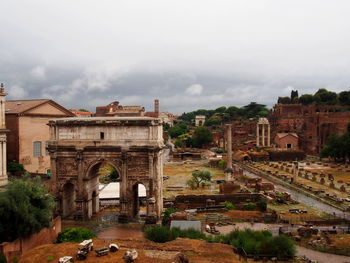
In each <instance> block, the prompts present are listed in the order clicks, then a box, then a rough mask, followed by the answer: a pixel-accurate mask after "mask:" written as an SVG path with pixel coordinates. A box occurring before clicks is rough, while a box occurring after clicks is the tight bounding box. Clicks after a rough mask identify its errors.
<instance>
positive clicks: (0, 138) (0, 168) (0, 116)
mask: <svg viewBox="0 0 350 263" xmlns="http://www.w3.org/2000/svg"><path fill="white" fill-rule="evenodd" d="M6 95H7V93H5V90H4V84H3V83H1V84H0V142H1V149H0V154H1V156H0V186H4V185H6V184H7V169H6V165H7V160H6V133H7V132H8V130H7V129H6V122H5V96H6Z"/></svg>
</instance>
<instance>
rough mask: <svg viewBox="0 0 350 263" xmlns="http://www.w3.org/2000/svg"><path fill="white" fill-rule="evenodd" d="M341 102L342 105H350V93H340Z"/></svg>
mask: <svg viewBox="0 0 350 263" xmlns="http://www.w3.org/2000/svg"><path fill="white" fill-rule="evenodd" d="M339 102H340V104H341V105H345V106H349V105H350V91H342V92H340V93H339Z"/></svg>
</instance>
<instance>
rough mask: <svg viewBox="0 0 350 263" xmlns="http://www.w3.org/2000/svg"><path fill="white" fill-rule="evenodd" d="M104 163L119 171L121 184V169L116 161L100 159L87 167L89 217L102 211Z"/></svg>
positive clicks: (86, 194)
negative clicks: (101, 173) (102, 172)
mask: <svg viewBox="0 0 350 263" xmlns="http://www.w3.org/2000/svg"><path fill="white" fill-rule="evenodd" d="M104 163H108V164H110V165H111V166H113V168H114V169H115V170H116V171H117V173H118V175H119V182H120V181H121V173H120V168H119V167H118V166H117V165H116V163H115V162H114V161H111V160H108V159H107V160H105V159H100V160H97V161H93V162H91V163H89V164H88V165H87V169H86V171H87V172H86V173H85V176H84V178H85V198H86V199H87V213H88V217H91V216H92V215H93V214H96V213H98V212H99V210H100V206H99V203H100V198H99V184H100V183H99V178H100V177H99V175H98V172H99V169H100V168H101V166H102V165H103V164H104Z"/></svg>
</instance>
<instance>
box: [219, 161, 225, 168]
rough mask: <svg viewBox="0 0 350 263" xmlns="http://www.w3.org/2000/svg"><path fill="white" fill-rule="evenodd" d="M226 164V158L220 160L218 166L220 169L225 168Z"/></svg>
mask: <svg viewBox="0 0 350 263" xmlns="http://www.w3.org/2000/svg"><path fill="white" fill-rule="evenodd" d="M225 166H226V164H225V161H224V160H220V161H219V163H218V167H219V168H220V169H224V167H225Z"/></svg>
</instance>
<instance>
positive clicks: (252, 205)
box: [243, 203, 256, 211]
mask: <svg viewBox="0 0 350 263" xmlns="http://www.w3.org/2000/svg"><path fill="white" fill-rule="evenodd" d="M243 207H244V209H245V210H248V211H253V210H254V209H255V208H256V203H246V204H244V205H243Z"/></svg>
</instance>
